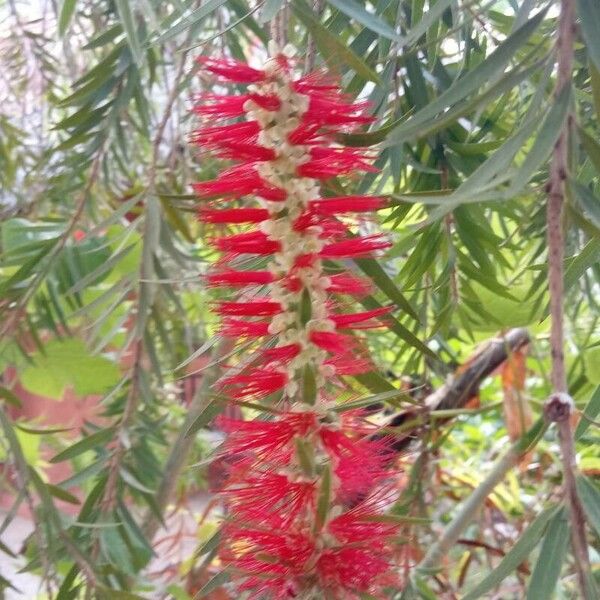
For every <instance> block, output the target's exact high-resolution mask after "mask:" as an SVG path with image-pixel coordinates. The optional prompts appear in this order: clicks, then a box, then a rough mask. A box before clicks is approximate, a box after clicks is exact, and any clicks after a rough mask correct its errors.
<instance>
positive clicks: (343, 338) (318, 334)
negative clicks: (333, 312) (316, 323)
mask: <svg viewBox="0 0 600 600" xmlns="http://www.w3.org/2000/svg"><path fill="white" fill-rule="evenodd" d="M310 341H311V342H312V343H313V344H314V345H315V346H319V348H322V349H323V350H327V352H331V353H332V354H341V353H342V352H346V351H347V350H348V348H353V347H354V346H355V345H356V340H355V339H354V338H353V337H352V336H349V335H343V334H341V333H336V332H335V331H313V332H312V333H311V334H310Z"/></svg>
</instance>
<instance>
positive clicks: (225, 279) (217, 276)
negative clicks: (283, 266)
mask: <svg viewBox="0 0 600 600" xmlns="http://www.w3.org/2000/svg"><path fill="white" fill-rule="evenodd" d="M206 280H207V283H208V285H210V286H212V287H216V286H228V287H243V286H246V285H268V284H269V283H273V282H274V281H275V277H274V276H273V273H271V272H270V271H221V272H220V273H219V272H217V273H209V274H208V275H207V276H206Z"/></svg>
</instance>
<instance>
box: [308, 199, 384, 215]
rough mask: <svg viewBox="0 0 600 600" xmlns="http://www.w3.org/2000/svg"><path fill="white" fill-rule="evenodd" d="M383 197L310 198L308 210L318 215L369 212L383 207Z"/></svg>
mask: <svg viewBox="0 0 600 600" xmlns="http://www.w3.org/2000/svg"><path fill="white" fill-rule="evenodd" d="M386 204H387V201H386V200H385V198H377V197H370V196H340V197H337V198H324V199H323V200H312V201H311V202H310V205H309V206H310V210H312V211H313V212H314V213H316V214H318V215H324V216H335V215H339V214H342V213H357V212H370V211H374V210H380V209H381V208H385V206H386Z"/></svg>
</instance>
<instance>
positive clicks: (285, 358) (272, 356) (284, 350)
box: [261, 344, 302, 364]
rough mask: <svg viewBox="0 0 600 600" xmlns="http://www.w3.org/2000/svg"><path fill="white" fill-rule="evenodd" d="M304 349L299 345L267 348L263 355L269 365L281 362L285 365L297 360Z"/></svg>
mask: <svg viewBox="0 0 600 600" xmlns="http://www.w3.org/2000/svg"><path fill="white" fill-rule="evenodd" d="M301 350H302V348H301V347H300V346H299V345H298V344H287V345H285V346H277V347H275V348H267V349H266V350H263V351H262V353H261V355H262V358H264V360H265V361H266V363H267V364H269V363H272V362H281V363H283V364H285V363H288V362H290V360H292V359H293V358H296V356H298V354H300V351H301Z"/></svg>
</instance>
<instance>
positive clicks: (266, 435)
mask: <svg viewBox="0 0 600 600" xmlns="http://www.w3.org/2000/svg"><path fill="white" fill-rule="evenodd" d="M217 424H218V425H219V426H220V427H221V429H222V430H223V431H225V432H226V433H228V434H229V436H228V438H227V440H226V442H225V446H226V447H227V449H228V450H229V451H230V452H231V453H232V454H243V453H248V452H251V453H255V454H256V455H257V456H263V457H267V458H268V460H269V461H272V462H289V459H290V457H291V455H292V453H293V451H294V437H296V436H300V437H305V436H307V435H308V434H309V433H311V432H313V431H316V429H317V417H316V415H315V414H314V413H311V412H303V413H283V414H281V415H279V416H278V418H277V420H273V421H240V420H236V419H228V418H226V417H220V418H219V420H218V422H217Z"/></svg>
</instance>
